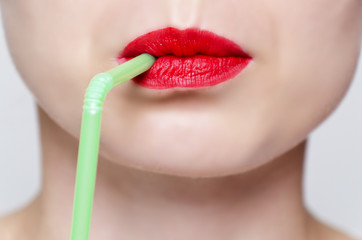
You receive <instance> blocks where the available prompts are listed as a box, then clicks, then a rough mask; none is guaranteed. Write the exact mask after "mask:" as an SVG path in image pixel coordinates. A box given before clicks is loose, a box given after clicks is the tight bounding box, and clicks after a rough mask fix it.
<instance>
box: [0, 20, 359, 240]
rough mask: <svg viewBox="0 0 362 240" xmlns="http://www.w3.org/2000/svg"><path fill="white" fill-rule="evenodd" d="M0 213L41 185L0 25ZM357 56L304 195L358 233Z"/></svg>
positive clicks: (28, 106)
mask: <svg viewBox="0 0 362 240" xmlns="http://www.w3.org/2000/svg"><path fill="white" fill-rule="evenodd" d="M0 23H1V22H0ZM0 78H1V79H0V92H1V93H0V216H1V215H5V214H7V213H10V212H11V211H14V210H15V209H17V208H20V207H21V206H23V205H25V204H27V202H29V201H30V200H31V199H32V198H33V197H34V195H35V194H36V193H37V192H38V191H39V189H40V184H41V182H40V173H41V172H40V169H41V164H40V153H39V151H40V146H39V143H38V140H39V136H38V132H37V123H36V121H37V119H36V115H35V104H34V99H33V98H32V96H31V94H30V92H29V91H28V90H27V88H26V87H25V86H24V84H23V82H22V81H21V80H20V77H19V75H18V74H17V73H16V70H15V68H14V66H13V64H12V62H11V60H10V56H9V53H8V51H7V48H6V44H5V40H4V33H3V30H2V28H1V29H0ZM361 103H362V59H361V58H360V61H359V66H358V71H357V73H356V76H355V80H354V82H353V84H352V86H351V88H350V89H349V92H348V94H347V96H346V97H345V98H344V100H343V101H342V103H341V105H340V106H339V107H338V109H337V110H336V111H335V112H334V114H333V115H332V116H331V117H329V118H328V119H327V120H326V121H325V122H324V123H323V124H322V125H320V126H319V127H318V128H317V129H316V130H315V131H314V132H313V133H312V134H311V141H310V142H309V150H308V153H307V164H306V178H305V201H306V204H307V206H308V207H309V209H310V210H311V211H312V212H314V213H315V214H316V216H317V217H319V218H320V219H322V220H323V221H325V222H327V223H329V224H331V225H332V226H334V227H336V228H339V229H341V230H343V231H345V232H346V233H348V234H350V235H352V236H355V237H360V238H362V146H361V143H362V108H361Z"/></svg>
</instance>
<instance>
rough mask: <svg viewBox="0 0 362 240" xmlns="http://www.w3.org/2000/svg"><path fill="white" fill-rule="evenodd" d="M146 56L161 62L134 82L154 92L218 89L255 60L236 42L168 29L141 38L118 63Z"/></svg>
mask: <svg viewBox="0 0 362 240" xmlns="http://www.w3.org/2000/svg"><path fill="white" fill-rule="evenodd" d="M142 53H149V54H151V55H153V56H155V57H157V60H156V62H155V63H154V64H153V66H152V67H151V69H150V70H149V71H147V72H145V73H143V74H141V75H139V76H137V77H136V78H134V79H132V80H133V81H134V82H135V83H137V84H139V85H140V86H142V87H146V88H151V89H166V88H176V87H178V88H199V87H209V86H214V85H217V84H219V83H222V82H224V81H227V80H229V79H232V78H233V77H235V76H236V75H238V74H239V73H240V72H241V71H242V70H243V69H244V68H245V67H246V66H247V65H248V63H249V62H250V60H251V59H252V58H251V57H250V56H249V55H248V54H247V53H245V52H244V51H243V50H242V49H241V47H240V46H239V45H237V44H236V43H234V42H233V41H231V40H229V39H226V38H224V37H221V36H218V35H216V34H214V33H212V32H210V31H205V30H200V29H198V28H188V29H185V30H178V29H176V28H172V27H168V28H163V29H160V30H156V31H152V32H149V33H146V34H144V35H142V36H139V37H137V38H136V39H135V40H133V41H132V42H130V43H129V44H128V45H127V46H126V47H125V49H124V50H123V51H122V52H121V54H120V55H119V56H118V58H117V59H118V63H121V62H124V61H126V60H128V59H131V58H133V57H136V56H138V55H139V54H142Z"/></svg>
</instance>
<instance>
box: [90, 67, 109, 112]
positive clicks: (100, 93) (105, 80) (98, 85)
mask: <svg viewBox="0 0 362 240" xmlns="http://www.w3.org/2000/svg"><path fill="white" fill-rule="evenodd" d="M112 86H113V80H112V76H111V75H110V74H108V73H100V74H97V75H96V76H94V77H93V79H92V80H91V82H90V83H89V86H88V88H87V91H86V93H85V98H84V105H83V109H85V110H87V111H91V112H97V111H102V106H103V101H104V98H105V97H106V95H107V93H108V91H109V90H111V88H112Z"/></svg>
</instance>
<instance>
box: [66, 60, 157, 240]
mask: <svg viewBox="0 0 362 240" xmlns="http://www.w3.org/2000/svg"><path fill="white" fill-rule="evenodd" d="M154 62H155V58H154V57H152V56H151V55H149V54H141V55H139V56H137V57H135V58H133V59H132V60H130V61H127V62H125V63H123V64H121V65H119V66H117V67H115V68H113V69H111V70H109V71H107V72H104V73H100V74H97V75H96V76H94V77H93V78H92V80H91V82H90V84H89V86H88V88H87V91H86V94H85V99H84V106H83V115H82V125H81V131H80V139H79V149H78V163H77V172H76V181H75V193H74V203H73V204H74V205H73V219H72V233H71V240H88V235H89V227H90V220H91V215H92V204H93V195H94V187H95V180H96V173H97V162H98V148H99V136H100V126H101V112H102V106H103V102H104V98H105V97H106V95H107V93H108V91H109V90H111V89H112V88H113V87H115V86H117V85H119V84H121V83H123V82H126V81H128V80H130V79H132V78H133V77H135V76H137V75H139V74H141V73H143V72H145V71H147V70H148V69H150V68H151V66H152V64H153V63H154Z"/></svg>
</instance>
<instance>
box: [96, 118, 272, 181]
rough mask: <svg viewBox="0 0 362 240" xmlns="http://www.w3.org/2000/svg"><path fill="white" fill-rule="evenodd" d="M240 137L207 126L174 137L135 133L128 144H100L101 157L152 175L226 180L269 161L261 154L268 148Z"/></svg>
mask: <svg viewBox="0 0 362 240" xmlns="http://www.w3.org/2000/svg"><path fill="white" fill-rule="evenodd" d="M113 133H114V132H113ZM112 136H114V134H113V135H112ZM240 136H242V135H239V134H236V135H235V134H230V133H229V132H228V131H226V130H225V129H223V128H212V129H208V127H207V125H204V126H203V128H201V129H200V128H198V129H194V130H193V131H181V130H180V131H173V132H172V134H170V132H169V131H167V130H166V129H164V131H162V130H160V129H159V130H158V131H156V130H154V131H148V132H147V134H146V135H145V134H144V131H142V130H140V131H135V130H134V131H133V134H132V135H130V137H129V138H128V139H127V141H122V140H118V141H117V140H116V137H115V138H112V137H110V136H109V139H108V140H104V141H101V148H100V155H101V157H102V160H103V161H110V162H112V163H113V164H115V165H119V166H124V167H129V168H132V169H138V170H141V171H147V172H152V173H158V174H165V175H173V176H180V177H188V178H212V177H223V176H229V175H235V174H239V173H244V172H246V171H249V170H250V169H252V168H255V167H257V166H260V165H262V164H263V163H265V161H267V160H268V159H266V158H264V157H265V152H264V151H262V150H261V149H263V148H264V147H265V145H266V144H263V143H261V142H260V141H257V139H255V138H253V137H245V138H241V137H240ZM244 136H245V135H244ZM104 139H107V136H104ZM107 143H109V144H107ZM115 143H118V144H115ZM264 149H265V148H264Z"/></svg>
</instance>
